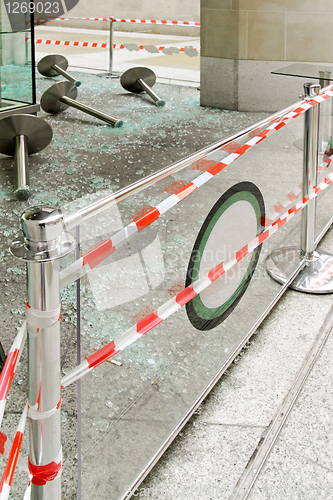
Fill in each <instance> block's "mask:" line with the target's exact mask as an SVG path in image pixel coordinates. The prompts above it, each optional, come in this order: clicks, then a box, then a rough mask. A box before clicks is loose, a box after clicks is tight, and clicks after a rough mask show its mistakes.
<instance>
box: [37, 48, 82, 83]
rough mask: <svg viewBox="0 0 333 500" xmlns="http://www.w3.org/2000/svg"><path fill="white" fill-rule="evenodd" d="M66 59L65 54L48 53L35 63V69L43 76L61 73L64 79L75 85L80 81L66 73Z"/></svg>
mask: <svg viewBox="0 0 333 500" xmlns="http://www.w3.org/2000/svg"><path fill="white" fill-rule="evenodd" d="M67 68H68V61H67V59H66V57H65V56H62V55H60V54H50V55H48V56H45V57H43V59H41V60H40V61H39V63H38V65H37V69H38V71H39V72H40V74H41V75H44V76H51V77H52V76H58V75H62V76H63V77H64V78H66V80H68V81H69V82H71V83H73V84H74V85H75V86H76V87H79V86H80V85H81V82H80V81H79V80H77V79H76V78H74V76H71V75H70V74H69V73H67V71H66V70H67Z"/></svg>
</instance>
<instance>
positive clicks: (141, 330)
mask: <svg viewBox="0 0 333 500" xmlns="http://www.w3.org/2000/svg"><path fill="white" fill-rule="evenodd" d="M332 183H333V170H332V171H331V172H330V173H329V174H328V176H327V177H326V178H325V179H324V180H323V181H322V182H321V183H320V184H319V186H317V187H315V188H314V189H313V190H311V191H310V193H309V194H308V195H307V196H305V197H304V198H303V199H302V200H300V201H299V202H297V203H296V204H295V205H294V206H293V207H292V208H290V209H289V210H288V211H287V213H284V214H283V215H282V216H281V217H279V219H277V220H276V221H275V222H274V223H273V224H271V225H270V226H269V227H268V228H267V229H265V230H264V231H263V232H262V233H260V234H259V235H258V236H256V237H255V238H254V239H253V240H252V241H250V242H249V243H248V244H247V245H245V246H243V248H241V249H240V250H238V251H237V252H236V253H235V254H234V256H233V258H232V259H230V260H229V261H227V262H226V263H224V262H220V263H219V264H217V265H216V266H215V267H214V268H212V269H211V270H210V271H209V272H208V273H207V274H205V275H204V276H203V277H201V278H199V279H198V280H197V281H195V282H194V283H192V284H191V285H189V286H188V287H186V288H184V289H183V290H182V291H180V292H179V293H177V294H176V295H175V296H174V297H172V298H171V299H170V300H168V301H167V302H165V303H164V304H163V305H162V306H160V307H159V308H158V309H156V310H155V311H153V312H152V313H150V314H148V315H147V316H145V317H144V318H143V319H141V320H140V321H139V322H138V323H136V324H135V325H134V326H132V327H131V328H129V329H128V330H126V331H125V332H124V333H122V334H121V335H119V336H118V337H117V338H116V339H115V340H112V341H111V342H110V343H108V344H107V345H106V346H104V347H102V348H101V349H99V350H98V351H96V352H95V353H94V354H92V355H91V356H89V357H88V358H87V359H86V360H85V361H83V362H82V363H81V364H80V365H78V366H77V367H75V368H74V369H73V370H71V371H70V372H69V373H68V374H67V375H66V376H65V377H63V379H62V381H61V384H62V388H64V387H67V386H68V385H70V384H72V383H73V382H75V381H76V380H78V379H80V378H81V377H83V376H84V375H86V374H87V373H89V372H90V371H91V370H93V369H94V368H96V367H97V366H99V365H100V364H102V363H104V361H106V360H108V359H109V358H111V357H113V356H115V355H116V354H118V353H119V352H121V351H122V350H124V349H125V348H126V347H128V346H129V345H131V344H133V343H134V342H135V341H136V340H138V339H140V338H142V336H143V335H145V334H146V333H148V332H149V331H150V330H152V329H153V328H155V326H157V325H159V324H160V323H162V321H164V320H165V319H167V318H168V317H169V316H171V315H172V314H173V313H175V312H176V311H178V310H179V309H180V308H181V307H182V306H184V305H185V304H187V303H188V302H189V301H190V300H192V299H193V298H194V297H196V296H197V295H199V294H200V293H201V292H203V291H204V290H205V289H206V288H208V287H209V286H210V285H211V284H212V283H214V282H215V281H216V280H217V279H218V278H220V277H221V276H222V275H223V274H225V273H226V272H227V271H229V270H230V269H232V268H233V267H234V266H235V265H236V264H237V263H238V262H240V261H241V260H242V259H244V257H246V256H247V255H249V254H250V253H251V252H253V250H255V249H256V248H257V247H258V246H260V245H261V244H262V243H263V242H264V241H265V240H267V239H268V238H269V237H271V236H272V235H273V234H274V233H276V231H278V230H279V229H280V228H281V227H282V226H284V224H286V222H288V221H289V220H290V219H292V218H293V217H294V216H295V215H296V214H297V213H298V212H299V211H300V210H302V209H303V208H304V207H306V206H307V205H308V204H309V203H310V201H311V200H313V199H315V198H316V197H317V196H318V195H319V194H320V193H322V192H323V191H324V190H325V189H326V188H327V187H328V186H330V185H331V184H332Z"/></svg>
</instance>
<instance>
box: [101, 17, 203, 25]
mask: <svg viewBox="0 0 333 500" xmlns="http://www.w3.org/2000/svg"><path fill="white" fill-rule="evenodd" d="M111 21H113V22H117V23H142V24H164V25H168V26H177V25H178V26H197V27H200V26H201V23H200V22H196V21H165V20H162V21H155V20H154V19H149V20H147V19H119V18H116V17H111Z"/></svg>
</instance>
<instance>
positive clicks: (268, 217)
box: [261, 151, 333, 227]
mask: <svg viewBox="0 0 333 500" xmlns="http://www.w3.org/2000/svg"><path fill="white" fill-rule="evenodd" d="M332 152H333V151H332ZM332 152H331V154H332ZM331 163H332V158H331V157H327V158H326V159H325V160H324V161H323V163H322V164H321V165H318V168H317V172H318V173H320V172H323V171H324V170H327V169H328V167H329V166H330V164H331ZM302 191H303V184H302V183H301V184H299V185H298V186H296V187H295V188H294V189H293V190H291V191H290V192H289V193H288V194H287V195H286V196H285V197H284V198H283V199H281V200H280V201H278V202H277V203H275V205H273V206H272V207H271V208H270V209H269V210H267V212H266V213H265V215H264V216H263V217H262V219H261V225H262V226H263V227H267V226H268V225H269V224H272V222H273V221H274V219H275V218H276V217H277V216H278V215H280V214H281V213H282V212H283V211H284V210H286V209H287V208H288V207H289V206H290V204H291V203H292V202H293V201H295V200H296V199H297V198H298V197H299V196H300V195H301V194H302Z"/></svg>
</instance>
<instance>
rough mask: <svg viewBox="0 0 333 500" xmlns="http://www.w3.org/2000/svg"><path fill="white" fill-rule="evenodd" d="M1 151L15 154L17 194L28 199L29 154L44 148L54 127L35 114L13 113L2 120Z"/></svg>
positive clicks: (20, 197) (10, 154)
mask: <svg viewBox="0 0 333 500" xmlns="http://www.w3.org/2000/svg"><path fill="white" fill-rule="evenodd" d="M0 127H1V137H0V152H1V153H3V154H5V155H9V156H14V166H15V176H16V190H15V196H16V197H17V198H18V199H20V200H26V199H27V198H29V196H30V194H31V193H30V187H29V167H28V155H30V154H33V153H37V152H38V151H41V150H42V149H44V148H45V147H46V146H47V145H48V144H49V143H50V141H51V139H52V135H53V133H52V128H51V127H50V125H49V124H48V123H46V122H45V121H44V120H41V119H40V118H37V116H33V115H21V114H18V115H11V116H6V117H5V118H2V120H0Z"/></svg>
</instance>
